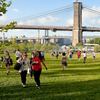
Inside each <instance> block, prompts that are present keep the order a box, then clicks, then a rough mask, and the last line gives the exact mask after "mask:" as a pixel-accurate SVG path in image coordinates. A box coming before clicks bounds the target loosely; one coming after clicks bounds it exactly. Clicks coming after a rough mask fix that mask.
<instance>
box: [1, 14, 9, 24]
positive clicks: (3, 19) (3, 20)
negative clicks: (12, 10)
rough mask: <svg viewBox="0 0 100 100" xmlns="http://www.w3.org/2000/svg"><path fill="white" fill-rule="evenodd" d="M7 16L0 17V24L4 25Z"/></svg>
mask: <svg viewBox="0 0 100 100" xmlns="http://www.w3.org/2000/svg"><path fill="white" fill-rule="evenodd" d="M7 19H8V18H7V16H6V15H2V16H0V23H4V22H6V21H7Z"/></svg>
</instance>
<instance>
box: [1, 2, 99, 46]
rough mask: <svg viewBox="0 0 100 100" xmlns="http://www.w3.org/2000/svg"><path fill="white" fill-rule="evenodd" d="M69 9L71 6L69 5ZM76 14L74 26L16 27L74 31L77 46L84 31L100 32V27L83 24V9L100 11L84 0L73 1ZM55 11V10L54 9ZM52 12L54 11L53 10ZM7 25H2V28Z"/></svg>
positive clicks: (20, 27)
mask: <svg viewBox="0 0 100 100" xmlns="http://www.w3.org/2000/svg"><path fill="white" fill-rule="evenodd" d="M67 8H68V9H69V7H67ZM73 8H74V14H73V26H54V25H50V26H49V25H48V26H47V25H46V26H45V25H18V24H17V25H16V26H15V29H30V30H45V34H47V36H48V34H49V30H52V31H53V32H56V31H72V45H73V46H76V45H77V44H78V43H81V42H82V35H83V32H100V27H90V26H83V25H82V10H83V9H84V8H85V9H88V10H89V11H90V12H93V13H94V14H95V13H96V14H98V15H100V12H99V11H96V10H93V9H91V8H87V7H84V6H83V4H82V2H78V1H75V2H74V3H73ZM54 12H55V11H54ZM51 13H52V12H51ZM4 26H5V25H0V28H2V27H4Z"/></svg>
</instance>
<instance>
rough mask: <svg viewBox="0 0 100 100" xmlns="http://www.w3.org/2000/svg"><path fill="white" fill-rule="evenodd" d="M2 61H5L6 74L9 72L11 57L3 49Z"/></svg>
mask: <svg viewBox="0 0 100 100" xmlns="http://www.w3.org/2000/svg"><path fill="white" fill-rule="evenodd" d="M4 63H5V66H6V70H7V75H8V74H9V73H10V66H11V65H12V59H11V57H10V54H9V52H8V51H5V56H4Z"/></svg>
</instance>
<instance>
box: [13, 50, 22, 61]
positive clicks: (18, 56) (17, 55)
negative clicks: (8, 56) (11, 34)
mask: <svg viewBox="0 0 100 100" xmlns="http://www.w3.org/2000/svg"><path fill="white" fill-rule="evenodd" d="M15 55H16V60H18V59H19V58H20V57H21V55H22V53H21V52H20V50H19V49H18V50H16V52H15Z"/></svg>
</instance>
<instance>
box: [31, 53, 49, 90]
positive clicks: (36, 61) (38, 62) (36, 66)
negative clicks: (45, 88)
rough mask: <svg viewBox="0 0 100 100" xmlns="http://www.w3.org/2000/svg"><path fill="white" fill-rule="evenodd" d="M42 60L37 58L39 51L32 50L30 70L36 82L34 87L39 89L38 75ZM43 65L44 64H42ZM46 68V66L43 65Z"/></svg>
mask: <svg viewBox="0 0 100 100" xmlns="http://www.w3.org/2000/svg"><path fill="white" fill-rule="evenodd" d="M42 62H43V61H42V60H41V59H40V58H39V52H38V51H35V52H34V57H33V58H32V71H33V74H34V80H35V82H36V87H37V88H38V89H40V75H41V71H42V65H41V63H42ZM43 65H44V64H43ZM45 68H46V69H47V67H46V66H45Z"/></svg>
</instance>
